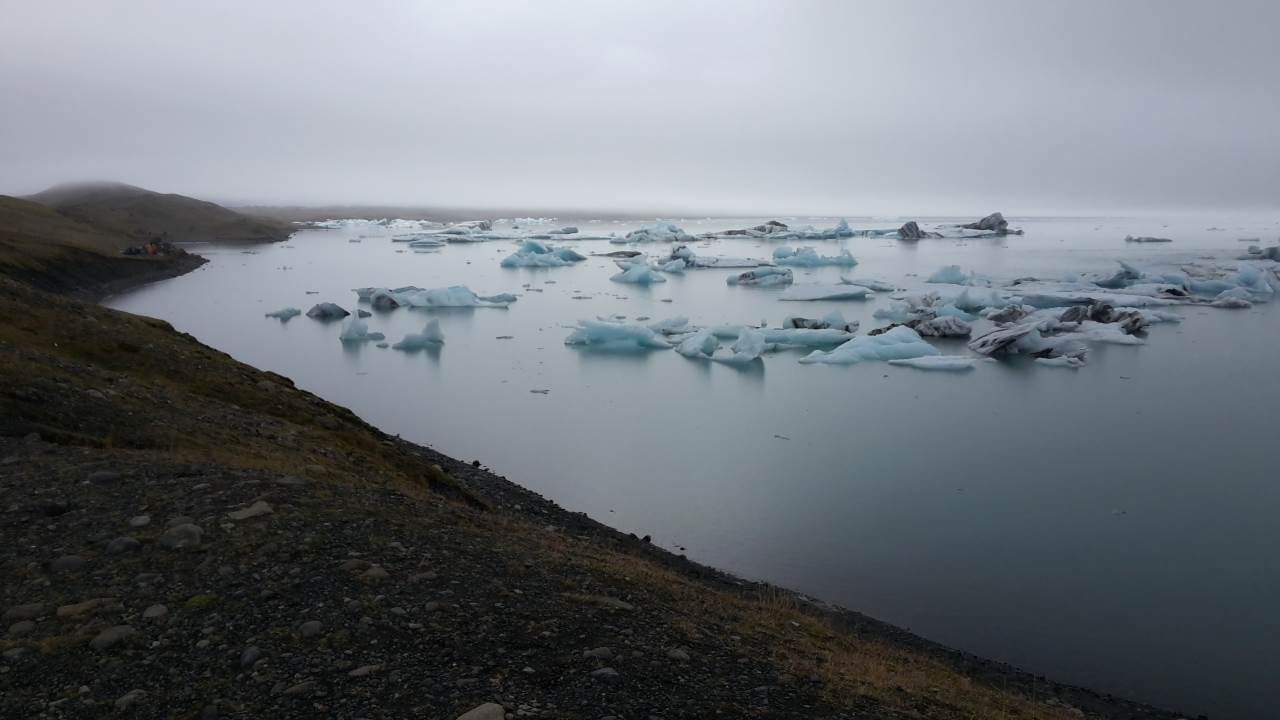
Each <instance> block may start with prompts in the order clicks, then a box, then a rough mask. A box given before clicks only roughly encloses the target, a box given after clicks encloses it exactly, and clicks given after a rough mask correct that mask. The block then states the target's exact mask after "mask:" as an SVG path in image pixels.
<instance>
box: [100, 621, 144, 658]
mask: <svg viewBox="0 0 1280 720" xmlns="http://www.w3.org/2000/svg"><path fill="white" fill-rule="evenodd" d="M135 632H137V631H136V630H134V629H133V626H131V625H115V626H112V627H109V628H107V629H106V630H103V631H102V632H100V633H98V636H97V637H95V638H94V639H93V640H90V641H89V647H91V648H93V649H94V650H97V651H98V652H102V651H104V650H108V649H110V648H111V647H113V646H115V645H118V644H119V643H121V642H122V641H124V640H126V639H128V638H130V637H132V636H133V635H134V633H135Z"/></svg>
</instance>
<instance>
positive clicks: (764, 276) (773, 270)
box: [725, 265, 795, 287]
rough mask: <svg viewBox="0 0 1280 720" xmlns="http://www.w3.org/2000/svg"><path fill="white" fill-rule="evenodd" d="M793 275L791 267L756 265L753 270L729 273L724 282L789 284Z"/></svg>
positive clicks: (767, 285) (769, 285)
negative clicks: (734, 273) (735, 273)
mask: <svg viewBox="0 0 1280 720" xmlns="http://www.w3.org/2000/svg"><path fill="white" fill-rule="evenodd" d="M794 279H795V277H794V276H793V275H792V273H791V268H780V267H772V266H767V265H766V266H763V267H758V268H756V269H754V270H748V271H746V272H744V273H738V274H737V275H730V276H729V277H727V278H725V282H726V283H728V284H729V285H754V286H756V287H771V286H776V285H790V284H791V283H792V281H793V280H794Z"/></svg>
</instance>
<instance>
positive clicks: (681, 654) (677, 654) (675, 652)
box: [667, 648, 689, 662]
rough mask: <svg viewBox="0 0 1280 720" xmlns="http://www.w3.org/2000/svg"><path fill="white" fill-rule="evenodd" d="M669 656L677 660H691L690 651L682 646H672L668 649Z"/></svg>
mask: <svg viewBox="0 0 1280 720" xmlns="http://www.w3.org/2000/svg"><path fill="white" fill-rule="evenodd" d="M667 657H668V658H671V659H672V660H675V661H677V662H689V653H687V652H685V651H684V650H681V649H680V648H672V649H670V650H668V651H667Z"/></svg>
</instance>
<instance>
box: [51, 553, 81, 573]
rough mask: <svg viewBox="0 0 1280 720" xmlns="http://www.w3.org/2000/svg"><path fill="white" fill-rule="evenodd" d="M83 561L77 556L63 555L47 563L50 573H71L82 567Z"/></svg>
mask: <svg viewBox="0 0 1280 720" xmlns="http://www.w3.org/2000/svg"><path fill="white" fill-rule="evenodd" d="M84 564H85V560H84V558H82V557H80V556H79V555H63V556H62V557H60V558H57V559H56V560H54V561H53V562H51V563H49V572H51V573H72V572H75V571H77V570H79V569H80V568H82V567H84Z"/></svg>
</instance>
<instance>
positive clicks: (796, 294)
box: [778, 284, 871, 302]
mask: <svg viewBox="0 0 1280 720" xmlns="http://www.w3.org/2000/svg"><path fill="white" fill-rule="evenodd" d="M870 293H871V291H870V290H869V289H867V288H865V287H862V286H861V285H816V284H814V285H792V286H791V287H789V288H787V289H786V290H784V291H783V292H782V294H781V295H779V296H778V299H779V300H790V301H796V302H802V301H811V300H865V299H867V296H868V295H869V294H870Z"/></svg>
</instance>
